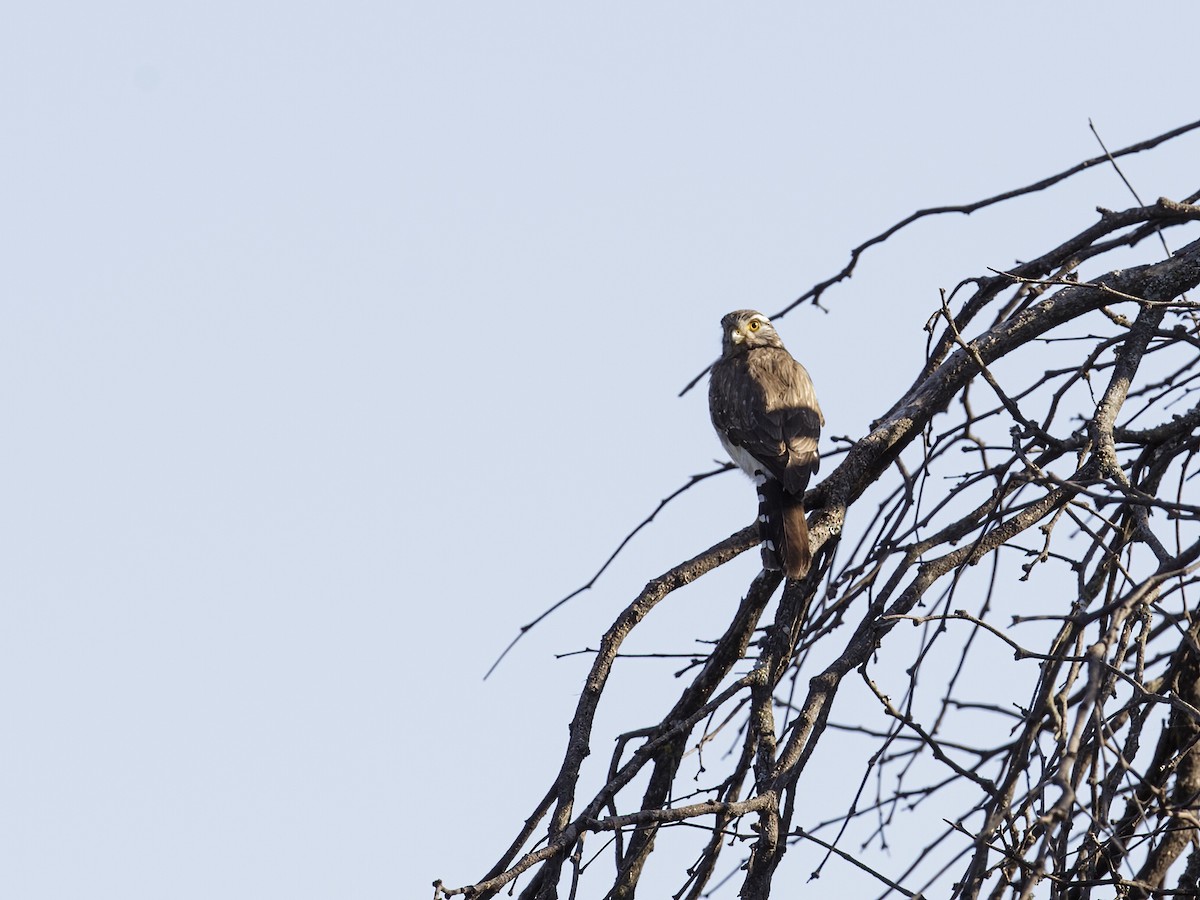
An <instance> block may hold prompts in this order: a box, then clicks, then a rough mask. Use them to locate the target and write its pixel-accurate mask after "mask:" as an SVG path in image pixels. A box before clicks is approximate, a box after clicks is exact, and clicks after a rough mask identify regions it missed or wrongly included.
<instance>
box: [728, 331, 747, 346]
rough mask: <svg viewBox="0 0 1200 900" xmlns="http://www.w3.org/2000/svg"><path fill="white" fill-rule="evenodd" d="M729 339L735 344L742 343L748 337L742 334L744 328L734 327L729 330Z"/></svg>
mask: <svg viewBox="0 0 1200 900" xmlns="http://www.w3.org/2000/svg"><path fill="white" fill-rule="evenodd" d="M729 339H730V340H731V341H733V342H734V343H735V344H740V343H741V342H742V341H744V340H745V339H746V336H745V335H744V334H742V329H740V328H735V329H733V331H731V332H729Z"/></svg>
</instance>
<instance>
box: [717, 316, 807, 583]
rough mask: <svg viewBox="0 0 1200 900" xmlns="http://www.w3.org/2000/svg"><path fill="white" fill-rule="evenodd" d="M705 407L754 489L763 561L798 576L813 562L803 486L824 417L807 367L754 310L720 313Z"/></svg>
mask: <svg viewBox="0 0 1200 900" xmlns="http://www.w3.org/2000/svg"><path fill="white" fill-rule="evenodd" d="M708 409H709V414H710V415H711V417H712V423H713V428H715V429H716V432H717V437H719V438H720V440H721V444H722V445H723V446H724V447H725V450H726V451H727V452H728V453H729V456H730V458H731V459H732V460H733V461H734V462H735V463H736V464H737V465H738V467H739V468H741V469H742V471H744V472H745V473H746V474H747V475H749V476H750V477H751V478H753V479H754V483H755V485H756V486H757V488H758V529H759V534H760V536H761V538H762V545H763V547H762V560H763V567H764V568H767V569H775V570H779V569H782V570H783V572H784V573H785V575H786V576H787V577H788V578H792V579H795V578H803V577H804V576H805V575H806V574H807V573H808V570H809V568H810V567H811V565H812V548H811V545H810V544H809V537H808V522H807V520H806V519H805V516H804V491H805V489H806V488H807V487H808V481H809V479H810V478H811V477H812V476H813V474H814V473H815V472H816V471H817V469H818V467H819V466H820V463H821V457H820V455H819V454H818V452H817V442H818V440H819V438H820V436H821V426H822V425H824V424H825V417H824V415H822V413H821V407H820V405H819V404H818V403H817V393H816V389H815V388H814V387H813V383H812V378H810V377H809V374H808V371H807V370H806V369H805V368H804V366H802V365H801V364H800V363H799V362H797V361H796V359H795V358H794V357H793V356H792V354H790V353H788V351H787V349H786V348H785V347H784V346H783V340H782V339H781V338H780V337H779V332H777V331H776V330H775V326H774V325H772V324H771V320H770V319H768V318H767V317H766V316H764V315H763V314H762V313H760V312H758V311H757V310H753V309H739V310H735V311H734V312H731V313H728V314H727V315H725V316H724V317H723V318H722V319H721V357H720V359H718V360H717V361H716V362H715V363H714V364H713V367H712V375H711V377H710V379H709V384H708Z"/></svg>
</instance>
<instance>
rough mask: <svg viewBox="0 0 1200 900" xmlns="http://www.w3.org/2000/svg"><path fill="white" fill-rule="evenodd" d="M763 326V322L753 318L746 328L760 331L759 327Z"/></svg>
mask: <svg viewBox="0 0 1200 900" xmlns="http://www.w3.org/2000/svg"><path fill="white" fill-rule="evenodd" d="M761 326H762V322H760V321H758V319H751V320H750V321H749V322H747V323H746V330H747V331H758V329H759V328H760V327H761Z"/></svg>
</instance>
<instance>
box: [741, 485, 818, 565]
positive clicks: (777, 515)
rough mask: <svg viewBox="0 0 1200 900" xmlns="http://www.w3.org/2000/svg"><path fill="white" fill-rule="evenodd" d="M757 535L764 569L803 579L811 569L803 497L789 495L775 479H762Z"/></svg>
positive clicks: (759, 491) (810, 554)
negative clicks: (760, 538)
mask: <svg viewBox="0 0 1200 900" xmlns="http://www.w3.org/2000/svg"><path fill="white" fill-rule="evenodd" d="M755 480H756V481H758V482H759V484H758V531H759V534H760V535H761V537H762V560H763V567H764V568H767V569H776V570H778V569H782V570H783V572H784V574H786V575H787V577H788V578H803V577H804V576H805V575H807V574H808V570H809V568H810V567H811V566H812V547H811V546H810V545H809V541H808V521H807V520H806V519H805V517H804V495H803V494H790V493H788V492H787V491H785V490H784V489H783V485H782V484H780V482H779V481H778V480H776V479H774V478H765V477H764V476H762V475H759V476H758V478H757V479H755Z"/></svg>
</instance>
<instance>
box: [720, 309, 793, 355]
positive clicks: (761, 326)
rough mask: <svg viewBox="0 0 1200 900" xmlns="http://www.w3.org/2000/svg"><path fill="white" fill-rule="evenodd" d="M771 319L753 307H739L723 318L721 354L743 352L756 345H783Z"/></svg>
mask: <svg viewBox="0 0 1200 900" xmlns="http://www.w3.org/2000/svg"><path fill="white" fill-rule="evenodd" d="M782 346H783V341H782V340H780V338H779V333H778V332H777V331H776V330H775V326H774V325H772V324H771V320H770V319H768V318H767V317H766V316H764V315H763V314H762V313H760V312H758V311H756V310H753V309H739V310H737V311H735V312H731V313H729V314H727V315H726V316H724V317H723V318H722V319H721V355H722V356H730V355H732V354H734V353H743V352H745V351H746V350H750V349H753V348H754V347H782Z"/></svg>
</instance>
